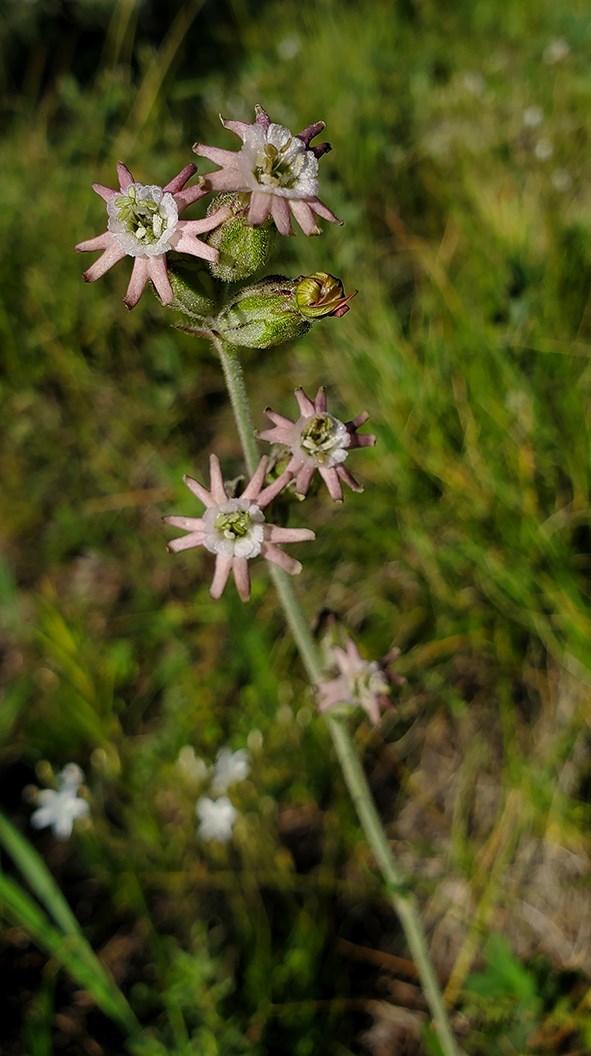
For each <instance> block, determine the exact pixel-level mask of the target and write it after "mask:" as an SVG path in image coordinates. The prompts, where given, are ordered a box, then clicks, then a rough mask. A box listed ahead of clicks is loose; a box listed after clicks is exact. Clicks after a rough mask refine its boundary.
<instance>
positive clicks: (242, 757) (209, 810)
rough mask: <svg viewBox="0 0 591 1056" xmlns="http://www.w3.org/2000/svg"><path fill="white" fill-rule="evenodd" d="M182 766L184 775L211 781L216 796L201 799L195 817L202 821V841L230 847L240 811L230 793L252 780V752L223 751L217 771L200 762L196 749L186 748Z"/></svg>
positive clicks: (183, 750) (216, 767)
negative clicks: (237, 786) (228, 794)
mask: <svg viewBox="0 0 591 1056" xmlns="http://www.w3.org/2000/svg"><path fill="white" fill-rule="evenodd" d="M178 763H179V766H180V768H181V769H182V771H183V772H184V773H192V774H193V775H194V776H196V777H198V779H199V780H201V779H202V778H204V777H209V779H210V791H211V793H212V795H211V796H200V797H199V799H198V800H197V803H196V804H195V813H196V814H197V817H198V818H199V825H198V828H197V835H198V836H199V837H200V839H202V840H217V841H218V842H219V843H227V842H228V840H229V839H230V838H231V836H232V832H233V829H234V823H235V821H236V819H237V817H238V811H237V809H236V807H235V806H234V804H233V803H232V801H231V800H230V799H229V797H228V796H227V795H226V792H227V791H228V789H229V788H230V786H231V785H235V784H238V783H239V782H240V781H244V779H245V778H247V777H248V775H249V773H250V760H249V757H248V752H247V751H246V749H244V748H240V749H239V750H238V751H236V752H233V751H231V749H230V748H220V750H219V752H218V754H217V756H216V761H215V763H214V765H213V767H208V766H207V764H206V763H204V762H203V760H201V759H197V757H196V756H195V751H194V749H193V748H191V747H189V746H188V745H185V747H184V748H182V749H181V751H180V753H179V759H178ZM187 764H189V766H188V765H187ZM214 797H215V798H214Z"/></svg>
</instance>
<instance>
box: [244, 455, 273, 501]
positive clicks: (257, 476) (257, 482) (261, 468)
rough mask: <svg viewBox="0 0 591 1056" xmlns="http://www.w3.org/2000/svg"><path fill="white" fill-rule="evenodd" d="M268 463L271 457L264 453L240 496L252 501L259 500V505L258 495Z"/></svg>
mask: <svg viewBox="0 0 591 1056" xmlns="http://www.w3.org/2000/svg"><path fill="white" fill-rule="evenodd" d="M268 465H269V459H268V458H267V456H266V455H263V457H262V458H261V460H260V462H259V464H258V466H257V468H256V469H255V471H254V473H253V475H252V477H251V479H250V480H249V482H248V484H247V485H246V487H245V489H244V491H243V492H242V495H241V496H240V498H241V499H249V500H250V501H251V502H257V505H258V500H257V496H258V494H259V492H260V490H261V488H262V486H263V481H264V479H265V476H266V473H267V466H268Z"/></svg>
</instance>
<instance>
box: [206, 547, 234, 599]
mask: <svg viewBox="0 0 591 1056" xmlns="http://www.w3.org/2000/svg"><path fill="white" fill-rule="evenodd" d="M233 564H234V558H233V557H232V556H231V555H227V554H216V559H215V571H214V574H213V579H212V581H211V586H210V588H209V593H210V596H211V597H212V598H220V597H221V596H222V594H223V592H224V587H225V586H226V583H227V582H228V576H229V575H230V572H231V571H232V565H233Z"/></svg>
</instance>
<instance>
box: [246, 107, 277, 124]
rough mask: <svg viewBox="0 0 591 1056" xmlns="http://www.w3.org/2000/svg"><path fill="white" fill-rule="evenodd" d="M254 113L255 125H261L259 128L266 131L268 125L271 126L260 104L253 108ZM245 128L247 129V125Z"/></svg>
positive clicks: (269, 119)
mask: <svg viewBox="0 0 591 1056" xmlns="http://www.w3.org/2000/svg"><path fill="white" fill-rule="evenodd" d="M254 112H255V114H256V117H255V119H254V123H255V125H261V127H262V128H264V129H265V131H266V130H267V129H268V127H269V125H270V124H271V118H270V117H269V115H268V113H267V111H266V110H265V109H264V107H262V106H261V105H260V103H257V105H256V106H255V108H254ZM246 127H247V128H248V125H247V126H246Z"/></svg>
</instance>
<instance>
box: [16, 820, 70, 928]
mask: <svg viewBox="0 0 591 1056" xmlns="http://www.w3.org/2000/svg"><path fill="white" fill-rule="evenodd" d="M0 844H2V846H3V847H4V850H5V851H6V853H7V854H9V855H10V857H11V858H12V860H13V862H14V864H15V865H16V867H17V868H18V869H19V870H20V872H21V873H22V875H23V876H24V878H25V880H26V881H27V883H28V884H29V887H30V888H31V889H32V891H34V892H35V894H36V895H37V898H38V899H39V901H40V902H41V903H42V904H43V905H44V906H45V909H46V910H47V912H48V913H49V915H50V917H53V920H54V921H55V923H56V924H57V925H58V927H59V928H61V930H62V931H63V932H64V933H65V934H66V935H70V934H72V935H73V934H80V926H79V924H78V921H77V920H76V917H75V916H74V914H73V913H72V910H71V909H70V907H69V905H68V903H67V902H66V900H65V898H64V896H63V894H62V892H61V890H60V888H59V886H58V884H56V882H55V880H54V879H53V876H52V875H51V873H50V872H49V869H48V868H47V866H46V865H45V862H44V861H43V859H42V858H40V856H39V855H38V854H37V852H36V850H35V849H34V848H33V847H32V846H31V844H30V843H29V841H28V840H26V839H25V837H24V836H22V835H21V833H20V832H19V831H18V829H16V828H15V827H14V825H12V824H11V822H10V821H8V818H5V817H4V816H3V815H2V814H0Z"/></svg>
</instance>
